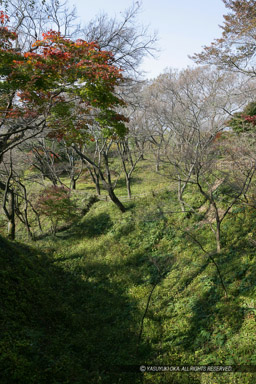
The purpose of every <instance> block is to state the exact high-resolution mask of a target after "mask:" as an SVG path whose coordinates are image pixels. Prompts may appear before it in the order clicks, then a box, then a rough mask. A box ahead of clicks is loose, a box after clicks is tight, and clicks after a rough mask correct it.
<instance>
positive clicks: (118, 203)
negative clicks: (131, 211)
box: [107, 187, 126, 212]
mask: <svg viewBox="0 0 256 384" xmlns="http://www.w3.org/2000/svg"><path fill="white" fill-rule="evenodd" d="M107 191H108V194H109V197H110V199H111V200H112V201H113V203H114V204H115V205H116V206H117V208H118V209H120V211H121V212H125V211H126V208H125V207H124V205H123V204H122V203H121V201H120V200H119V199H118V197H117V196H116V194H115V192H114V191H113V188H112V187H108V188H107Z"/></svg>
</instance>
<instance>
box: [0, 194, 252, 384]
mask: <svg viewBox="0 0 256 384" xmlns="http://www.w3.org/2000/svg"><path fill="white" fill-rule="evenodd" d="M187 194H188V195H187V199H190V201H191V204H195V203H198V201H193V199H194V198H193V194H191V195H189V193H188V192H187ZM153 195H154V196H153ZM153 195H152V194H151V193H149V194H148V195H147V196H145V197H142V198H140V199H137V200H135V201H133V202H132V203H127V204H126V206H127V207H128V210H127V212H126V213H124V214H122V213H120V212H119V211H118V210H117V208H116V207H115V206H114V205H112V204H111V203H108V202H104V201H99V202H97V203H95V204H94V205H93V206H92V207H91V209H90V211H89V213H87V214H86V215H85V216H84V217H83V218H82V219H81V220H80V221H78V222H77V223H76V224H74V225H73V226H71V227H70V228H69V229H67V230H66V231H62V232H58V233H57V235H56V236H55V237H54V236H46V237H44V238H43V239H41V240H38V241H37V242H34V243H32V244H31V245H30V246H25V245H23V244H21V243H18V242H12V243H9V242H7V241H6V240H4V239H3V238H1V248H0V249H1V250H0V255H1V279H0V284H1V292H2V298H3V304H2V305H1V317H2V318H3V322H2V327H3V329H2V331H3V338H2V339H1V352H2V353H1V356H2V357H1V371H2V372H3V373H2V379H1V383H3V384H5V383H6V384H7V383H8V384H11V383H15V384H16V383H17V384H30V383H31V384H32V383H40V384H41V383H54V384H57V383H70V384H71V383H72V384H73V383H76V384H83V383H141V382H143V383H152V384H153V383H154V384H155V383H175V384H179V383H182V384H184V383H202V384H206V383H207V384H220V383H230V384H231V383H244V384H245V383H254V382H255V373H241V372H238V373H215V374H212V373H145V374H142V373H135V372H134V373H133V372H124V371H122V369H120V368H119V369H118V367H116V366H122V365H126V366H129V365H138V364H146V363H147V364H150V365H152V364H161V365H162V364H168V365H170V364H171V365H182V364H183V365H197V364H200V365H255V364H256V353H255V351H256V336H255V335H256V323H255V311H256V307H255V297H256V296H255V293H256V292H255V282H256V277H255V276H256V266H255V244H254V242H253V240H252V239H251V234H252V232H253V230H254V228H255V223H256V222H255V214H254V213H253V212H251V211H248V212H247V211H246V212H241V213H236V218H235V219H234V216H233V215H232V214H230V215H229V217H228V218H227V220H226V221H225V231H224V238H223V244H224V247H223V249H222V251H221V253H220V254H214V255H211V257H209V254H208V253H204V252H203V251H202V249H201V247H200V244H201V245H202V246H203V248H204V247H206V248H207V250H208V249H210V248H211V245H212V244H213V242H214V239H213V236H212V234H211V231H210V230H209V229H208V228H207V227H205V226H203V225H201V222H200V217H198V220H197V219H195V216H191V217H190V215H189V214H186V213H181V212H180V209H179V205H178V202H177V201H176V200H177V198H176V194H175V192H171V191H168V190H167V189H166V191H160V192H158V193H156V194H155V193H154V194H153ZM194 200H195V199H194ZM173 212H174V213H173ZM176 212H177V213H176ZM223 225H224V224H223ZM198 228H199V232H198ZM184 229H186V230H184ZM192 229H193V231H194V232H193V231H192ZM195 230H196V231H197V232H196V233H197V237H196V240H195V238H193V236H194V233H195ZM189 233H190V235H189ZM191 233H192V235H191ZM198 239H199V240H198ZM213 261H214V262H213ZM216 265H217V267H218V268H216ZM223 285H224V287H225V290H226V291H227V295H226V294H225V291H224V289H223ZM2 369H3V370H2ZM127 370H129V368H127Z"/></svg>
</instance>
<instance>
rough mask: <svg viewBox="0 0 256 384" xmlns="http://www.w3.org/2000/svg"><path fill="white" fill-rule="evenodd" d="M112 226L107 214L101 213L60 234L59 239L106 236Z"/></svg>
mask: <svg viewBox="0 0 256 384" xmlns="http://www.w3.org/2000/svg"><path fill="white" fill-rule="evenodd" d="M112 226H113V222H112V220H111V218H110V216H109V215H108V214H107V213H100V214H99V215H97V216H93V217H92V218H86V219H85V220H83V222H82V223H79V224H77V225H73V226H72V227H70V228H69V229H68V230H67V231H66V232H63V233H58V235H57V237H58V238H61V239H68V238H72V239H79V238H82V237H88V238H93V237H97V236H100V235H104V234H106V233H107V232H108V231H109V230H110V229H111V228H112Z"/></svg>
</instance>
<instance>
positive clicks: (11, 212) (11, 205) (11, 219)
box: [7, 190, 16, 240]
mask: <svg viewBox="0 0 256 384" xmlns="http://www.w3.org/2000/svg"><path fill="white" fill-rule="evenodd" d="M8 195H9V202H8V224H7V237H8V238H9V239H11V240H15V229H16V226H15V196H14V192H13V191H12V190H10V191H9V193H8Z"/></svg>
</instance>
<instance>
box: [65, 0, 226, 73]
mask: <svg viewBox="0 0 256 384" xmlns="http://www.w3.org/2000/svg"><path fill="white" fill-rule="evenodd" d="M70 4H74V5H75V6H76V8H77V13H78V16H79V17H80V18H81V21H82V22H85V23H86V22H88V21H89V20H91V19H92V18H94V17H95V16H96V15H97V14H99V13H102V12H105V13H107V14H108V15H109V16H111V17H114V16H116V17H117V18H118V16H119V15H120V12H122V11H124V10H125V9H127V8H128V7H129V6H130V5H132V0H131V1H130V0H90V1H89V2H87V1H86V0H73V1H72V0H70ZM226 13H227V11H226V9H225V6H224V4H223V2H222V0H144V1H142V7H141V10H140V14H139V17H138V23H140V24H143V25H148V26H149V30H150V31H152V32H154V31H156V32H157V33H158V43H157V47H158V48H159V49H160V52H159V53H157V58H156V59H154V58H152V57H148V58H145V59H144V61H143V63H142V66H141V69H142V70H144V71H146V75H145V77H146V78H154V77H156V76H158V75H159V74H160V73H162V72H163V71H164V70H165V69H166V68H169V67H171V68H177V69H182V68H186V67H187V66H194V63H193V61H192V60H190V59H189V58H188V55H192V54H193V53H199V52H200V51H201V50H202V46H204V45H209V44H210V43H211V42H212V41H213V40H214V39H215V38H218V37H220V35H221V29H220V27H219V25H221V24H223V15H224V14H226Z"/></svg>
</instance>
